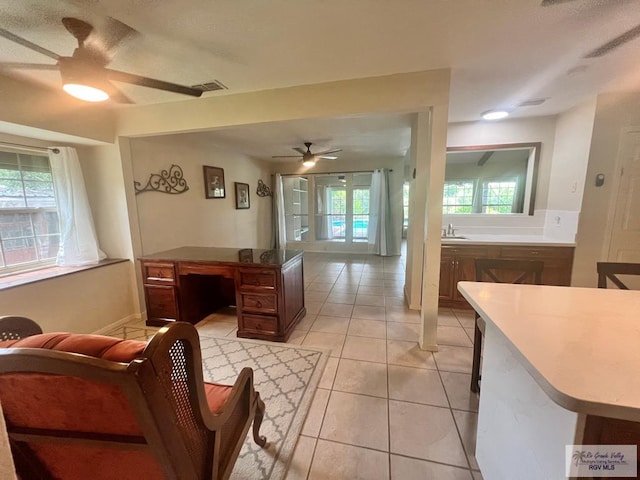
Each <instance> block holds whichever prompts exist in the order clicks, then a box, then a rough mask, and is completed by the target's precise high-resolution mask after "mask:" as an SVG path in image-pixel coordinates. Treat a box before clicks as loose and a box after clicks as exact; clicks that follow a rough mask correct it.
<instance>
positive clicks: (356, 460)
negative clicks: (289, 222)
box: [125, 253, 482, 480]
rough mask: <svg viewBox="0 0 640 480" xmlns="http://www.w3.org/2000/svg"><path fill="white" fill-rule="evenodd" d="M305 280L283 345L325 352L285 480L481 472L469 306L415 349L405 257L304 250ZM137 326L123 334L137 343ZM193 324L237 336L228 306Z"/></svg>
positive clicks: (468, 476)
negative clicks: (302, 311) (430, 342)
mask: <svg viewBox="0 0 640 480" xmlns="http://www.w3.org/2000/svg"><path fill="white" fill-rule="evenodd" d="M304 275H305V303H306V307H307V315H306V317H305V318H304V319H303V320H302V321H301V322H300V323H299V324H298V326H297V328H296V330H295V331H294V332H293V334H292V335H291V337H290V339H289V343H292V344H302V345H308V346H315V347H321V348H325V349H330V351H331V357H330V359H329V361H328V364H327V367H326V369H325V372H324V375H323V377H322V379H321V381H320V384H319V387H318V390H317V391H316V395H315V398H314V400H313V403H312V405H311V408H310V411H309V414H308V416H307V420H306V422H305V424H304V427H303V429H302V433H301V435H300V436H299V439H298V444H297V446H296V450H295V452H294V455H293V459H292V464H291V467H290V469H289V472H288V474H287V477H286V480H301V479H308V480H325V479H326V480H329V479H330V480H341V479H343V480H356V479H366V480H378V479H380V480H384V479H392V480H414V479H415V480H423V479H437V480H448V479H451V480H462V479H465V480H472V479H473V480H478V479H481V478H482V476H481V474H480V472H479V471H478V465H477V463H476V461H475V457H474V450H475V432H476V423H477V417H478V414H477V411H478V397H477V396H476V395H475V394H472V393H471V392H470V391H469V383H470V379H471V375H470V372H471V358H472V347H473V344H472V339H473V314H472V312H470V311H457V310H450V309H447V310H442V311H441V312H440V315H439V325H438V339H439V340H438V341H439V351H438V352H436V353H431V352H425V351H422V350H420V349H419V348H418V345H417V338H418V331H419V320H420V319H419V315H418V313H417V312H415V311H412V310H408V309H407V308H405V306H404V300H403V285H404V257H385V258H383V257H377V256H373V255H348V254H323V253H305V259H304ZM139 326H140V325H136V324H133V325H129V326H127V327H125V328H127V329H128V332H127V337H128V338H136V336H138V337H140V339H143V337H144V335H145V333H144V332H145V331H144V330H142V329H139V328H136V327H139ZM197 328H198V330H199V331H200V332H201V333H209V334H211V335H216V336H226V335H228V336H235V333H236V317H235V311H234V310H233V309H229V310H227V311H221V312H217V313H215V314H213V315H210V316H209V317H207V318H206V319H204V320H203V321H202V322H200V323H199V324H198V325H197Z"/></svg>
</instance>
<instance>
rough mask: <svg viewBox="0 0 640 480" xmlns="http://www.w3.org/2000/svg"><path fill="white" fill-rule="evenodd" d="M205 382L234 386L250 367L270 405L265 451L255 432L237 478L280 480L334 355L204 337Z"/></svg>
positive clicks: (241, 457) (245, 448)
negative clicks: (242, 373) (240, 375)
mask: <svg viewBox="0 0 640 480" xmlns="http://www.w3.org/2000/svg"><path fill="white" fill-rule="evenodd" d="M200 344H201V348H202V363H203V370H204V378H205V380H206V381H209V382H216V383H223V384H227V385H232V384H233V383H234V382H235V379H236V378H237V377H238V374H239V373H240V371H241V370H242V369H243V368H244V367H250V368H252V369H253V379H254V385H255V389H256V390H257V391H258V392H260V397H261V398H262V400H263V401H264V403H265V405H266V412H265V416H264V420H263V422H262V427H261V428H260V433H261V435H264V436H266V437H267V442H268V444H267V447H266V448H264V449H262V448H260V447H259V446H258V445H256V444H255V443H254V441H253V435H252V433H251V432H252V430H251V429H250V430H249V434H248V435H247V440H246V441H245V443H244V445H243V447H242V450H241V451H240V455H239V456H238V460H237V462H236V465H235V467H234V469H233V473H232V475H231V479H232V480H267V479H268V480H280V479H282V478H283V477H284V475H285V473H286V471H287V467H288V465H289V462H290V460H291V456H292V454H293V450H294V448H295V445H296V441H297V440H298V435H299V434H300V431H301V430H302V425H303V423H304V420H305V417H306V416H307V412H308V411H309V406H310V404H311V400H312V399H313V395H314V393H315V391H316V387H317V386H318V382H319V381H320V377H321V376H322V372H323V371H324V367H325V365H326V362H327V359H328V354H327V353H326V352H323V351H322V350H317V349H312V348H305V347H300V346H297V345H295V346H294V345H287V344H283V343H274V342H262V341H258V340H246V339H242V340H240V339H235V338H229V337H210V336H205V335H201V336H200Z"/></svg>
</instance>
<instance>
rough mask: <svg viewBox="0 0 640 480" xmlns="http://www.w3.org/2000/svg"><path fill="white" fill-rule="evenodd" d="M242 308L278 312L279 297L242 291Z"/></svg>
mask: <svg viewBox="0 0 640 480" xmlns="http://www.w3.org/2000/svg"><path fill="white" fill-rule="evenodd" d="M241 296H242V308H243V309H245V310H253V311H256V312H265V313H277V312H278V297H277V296H276V295H258V294H254V293H242V294H241Z"/></svg>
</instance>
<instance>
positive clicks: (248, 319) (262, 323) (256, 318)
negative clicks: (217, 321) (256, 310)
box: [240, 315, 278, 333]
mask: <svg viewBox="0 0 640 480" xmlns="http://www.w3.org/2000/svg"><path fill="white" fill-rule="evenodd" d="M241 322H242V325H241V326H240V329H241V330H252V331H254V332H265V333H266V332H269V333H275V332H276V331H277V329H278V319H277V318H275V317H267V316H262V315H242V317H241Z"/></svg>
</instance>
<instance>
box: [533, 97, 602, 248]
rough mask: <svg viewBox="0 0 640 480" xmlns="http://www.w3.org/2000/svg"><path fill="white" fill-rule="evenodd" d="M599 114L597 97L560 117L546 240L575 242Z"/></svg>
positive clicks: (546, 225)
mask: <svg viewBox="0 0 640 480" xmlns="http://www.w3.org/2000/svg"><path fill="white" fill-rule="evenodd" d="M595 113H596V98H595V97H594V98H592V99H590V100H588V101H586V102H584V103H583V104H581V105H578V106H576V107H574V108H572V109H571V110H568V111H567V112H565V113H562V114H561V115H558V120H557V122H556V134H555V143H554V146H553V162H552V165H551V175H550V177H549V193H548V198H547V210H546V215H545V226H544V234H545V236H546V237H549V238H553V239H558V240H563V241H568V242H573V241H574V240H575V234H576V232H577V230H578V218H579V215H580V208H581V206H582V195H583V192H584V184H585V176H586V173H587V164H588V161H589V149H590V148H591V133H592V131H593V120H594V116H595Z"/></svg>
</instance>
